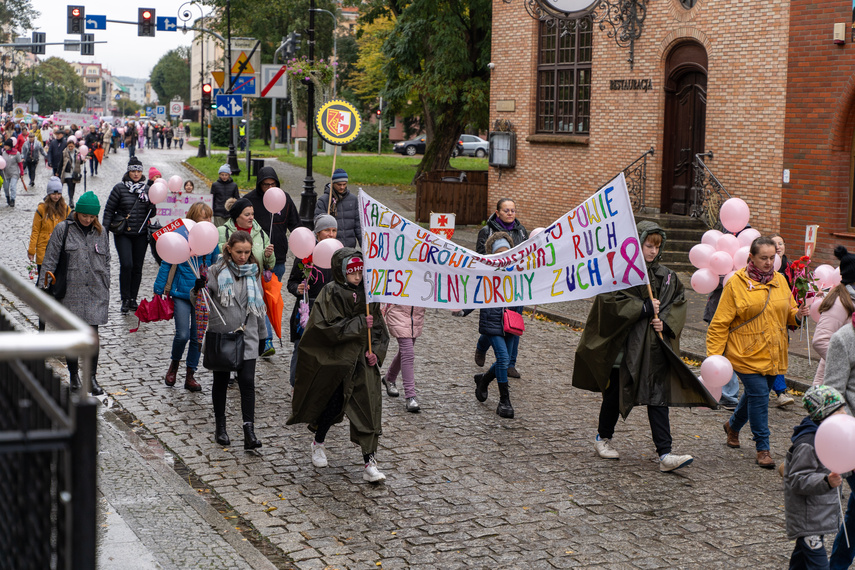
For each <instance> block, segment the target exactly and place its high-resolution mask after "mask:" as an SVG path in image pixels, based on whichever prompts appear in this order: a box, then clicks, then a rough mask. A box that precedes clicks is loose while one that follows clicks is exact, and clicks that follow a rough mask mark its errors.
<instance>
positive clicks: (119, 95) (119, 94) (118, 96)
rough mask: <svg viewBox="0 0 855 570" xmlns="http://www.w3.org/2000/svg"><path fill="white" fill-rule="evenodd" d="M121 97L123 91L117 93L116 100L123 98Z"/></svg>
mask: <svg viewBox="0 0 855 570" xmlns="http://www.w3.org/2000/svg"><path fill="white" fill-rule="evenodd" d="M121 98H122V94H121V93H116V101H118V100H119V99H121Z"/></svg>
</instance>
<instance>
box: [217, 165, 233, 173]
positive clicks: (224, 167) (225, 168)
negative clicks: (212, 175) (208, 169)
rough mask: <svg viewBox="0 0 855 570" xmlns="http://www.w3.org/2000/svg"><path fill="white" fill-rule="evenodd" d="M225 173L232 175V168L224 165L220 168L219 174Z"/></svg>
mask: <svg viewBox="0 0 855 570" xmlns="http://www.w3.org/2000/svg"><path fill="white" fill-rule="evenodd" d="M223 172H225V173H226V174H231V173H232V167H231V166H229V165H228V164H224V165H222V166H221V167H220V169H219V170H218V171H217V174H222V173H223Z"/></svg>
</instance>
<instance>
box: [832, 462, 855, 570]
mask: <svg viewBox="0 0 855 570" xmlns="http://www.w3.org/2000/svg"><path fill="white" fill-rule="evenodd" d="M846 482H847V483H849V490H850V491H852V493H850V495H849V504H847V505H846V515H845V516H844V517H843V525H842V526H841V528H840V531H839V532H838V533H837V537H836V538H835V539H834V545H833V546H832V547H831V559H830V563H831V564H830V566H829V568H831V570H844V569H845V568H849V566H851V565H852V560H853V559H855V475H850V476H849V477H847V478H846ZM843 526H845V527H846V531H847V532H848V533H849V546H846V535H845V534H844V533H843V528H842V527H843Z"/></svg>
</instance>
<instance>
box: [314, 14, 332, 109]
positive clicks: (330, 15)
mask: <svg viewBox="0 0 855 570" xmlns="http://www.w3.org/2000/svg"><path fill="white" fill-rule="evenodd" d="M310 10H311V11H312V12H326V13H327V14H329V15H330V16H332V20H333V34H332V41H333V44H332V45H333V48H332V55H333V60H335V61H336V62H337V61H338V33H337V32H338V18H336V17H335V14H333V13H332V12H330V11H329V10H324V9H323V8H310ZM333 71H335V70H333ZM335 76H336V73H333V76H332V96H333V99H335V93H336V91H335Z"/></svg>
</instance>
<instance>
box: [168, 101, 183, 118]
mask: <svg viewBox="0 0 855 570" xmlns="http://www.w3.org/2000/svg"><path fill="white" fill-rule="evenodd" d="M183 114H184V101H172V102H170V103H169V115H170V116H172V117H180V116H181V115H183Z"/></svg>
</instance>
